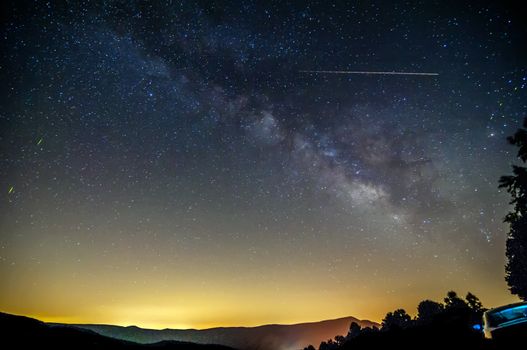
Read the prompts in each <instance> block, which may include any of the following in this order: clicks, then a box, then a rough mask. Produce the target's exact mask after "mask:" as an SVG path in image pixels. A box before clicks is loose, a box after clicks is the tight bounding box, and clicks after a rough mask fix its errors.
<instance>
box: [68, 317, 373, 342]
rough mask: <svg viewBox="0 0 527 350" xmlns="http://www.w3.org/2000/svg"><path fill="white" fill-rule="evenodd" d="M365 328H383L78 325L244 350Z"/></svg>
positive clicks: (344, 321) (342, 322)
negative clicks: (198, 328)
mask: <svg viewBox="0 0 527 350" xmlns="http://www.w3.org/2000/svg"><path fill="white" fill-rule="evenodd" d="M352 322H357V323H358V324H359V325H361V327H372V326H376V327H379V324H377V323H375V322H371V321H367V320H359V319H357V318H355V317H344V318H338V319H334V320H326V321H319V322H310V323H299V324H292V325H278V324H272V325H264V326H258V327H218V328H209V329H202V330H196V329H163V330H156V329H144V328H139V327H136V326H130V327H121V326H111V325H97V324H77V325H74V326H75V327H79V328H83V329H87V330H91V331H94V332H97V333H99V334H102V335H105V336H107V337H112V338H117V339H121V340H127V341H132V342H137V343H143V344H148V343H156V342H162V341H184V342H192V343H199V344H220V345H225V346H230V347H233V348H236V349H240V350H296V349H303V348H304V347H305V346H307V345H309V344H312V345H314V346H315V347H318V345H319V344H320V342H321V341H324V340H328V339H332V338H334V337H335V336H336V335H346V334H347V333H348V330H349V327H350V324H351V323H352Z"/></svg>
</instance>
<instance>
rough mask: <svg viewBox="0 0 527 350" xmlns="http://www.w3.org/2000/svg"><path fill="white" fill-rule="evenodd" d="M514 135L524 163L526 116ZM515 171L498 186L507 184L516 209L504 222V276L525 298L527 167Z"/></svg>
mask: <svg viewBox="0 0 527 350" xmlns="http://www.w3.org/2000/svg"><path fill="white" fill-rule="evenodd" d="M523 127H524V128H520V129H519V130H518V131H516V133H515V134H514V135H513V136H509V137H508V138H507V141H509V143H510V144H511V145H514V146H517V147H518V148H519V149H518V154H517V157H518V158H519V159H520V160H521V161H522V162H523V163H525V162H526V161H527V130H525V128H527V118H526V119H525V120H524V122H523ZM512 173H513V175H507V176H502V177H501V178H500V184H499V188H505V189H506V190H507V192H509V193H510V195H511V197H512V199H511V201H510V204H512V205H513V209H512V211H511V212H509V213H508V214H507V215H506V216H505V219H504V220H503V221H504V222H507V223H508V224H509V225H510V231H509V236H508V238H507V248H506V255H507V264H506V265H505V273H506V274H505V280H506V281H507V284H508V285H509V289H510V291H511V293H512V294H516V295H518V296H519V297H520V298H521V299H522V300H526V299H527V168H525V167H523V166H517V165H513V166H512Z"/></svg>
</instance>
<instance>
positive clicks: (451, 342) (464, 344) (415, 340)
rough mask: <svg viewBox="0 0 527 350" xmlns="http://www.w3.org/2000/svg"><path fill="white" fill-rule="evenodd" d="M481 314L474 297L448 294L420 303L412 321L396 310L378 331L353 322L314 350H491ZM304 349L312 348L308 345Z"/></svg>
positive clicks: (477, 301)
mask: <svg viewBox="0 0 527 350" xmlns="http://www.w3.org/2000/svg"><path fill="white" fill-rule="evenodd" d="M485 311H486V309H485V308H484V307H483V305H482V303H481V301H480V300H479V299H478V298H477V297H476V296H475V295H474V294H472V293H468V294H467V295H466V296H465V298H464V299H463V298H461V297H459V296H458V295H457V293H456V292H454V291H450V292H448V293H447V295H446V297H445V298H444V299H443V302H436V301H433V300H424V301H422V302H420V303H419V305H418V306H417V316H416V317H415V318H412V317H411V316H410V315H408V313H407V312H406V311H405V310H404V309H397V310H395V311H392V312H389V313H387V314H386V316H385V317H384V319H383V320H382V324H381V328H380V329H379V328H377V327H365V328H361V326H360V325H358V324H357V323H355V322H353V323H352V324H351V325H350V328H349V331H348V334H346V335H337V336H335V338H334V339H329V340H327V341H323V342H322V343H321V344H320V345H319V347H318V349H319V350H337V349H338V350H343V349H380V348H383V349H384V348H394V349H399V348H401V349H439V348H441V349H443V348H445V349H446V348H448V349H462V348H463V349H491V348H492V347H491V345H492V344H490V343H489V342H487V341H485V339H484V337H483V333H482V330H481V327H482V324H481V323H482V316H483V313H484V312H485ZM304 350H316V348H315V347H314V346H313V345H309V346H308V347H306V348H304Z"/></svg>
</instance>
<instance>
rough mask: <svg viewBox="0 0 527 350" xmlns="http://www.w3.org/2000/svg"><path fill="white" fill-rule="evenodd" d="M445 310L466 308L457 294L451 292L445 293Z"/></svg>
mask: <svg viewBox="0 0 527 350" xmlns="http://www.w3.org/2000/svg"><path fill="white" fill-rule="evenodd" d="M444 300H445V308H446V309H447V310H448V309H460V308H466V307H468V305H467V303H466V302H465V301H464V300H463V299H461V298H460V297H458V296H457V293H456V292H454V291H453V290H451V291H450V292H448V293H446V298H445V299H444Z"/></svg>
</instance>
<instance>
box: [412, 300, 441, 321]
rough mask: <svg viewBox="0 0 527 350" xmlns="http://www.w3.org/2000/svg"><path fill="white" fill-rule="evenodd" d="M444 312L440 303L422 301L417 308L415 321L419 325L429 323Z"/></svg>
mask: <svg viewBox="0 0 527 350" xmlns="http://www.w3.org/2000/svg"><path fill="white" fill-rule="evenodd" d="M444 310H445V307H444V305H443V304H441V303H438V302H435V301H432V300H423V301H421V302H420V303H419V305H418V306H417V320H418V321H419V322H420V323H429V322H431V321H433V320H434V318H435V317H436V316H437V315H439V314H441V313H442V312H443V311H444Z"/></svg>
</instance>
